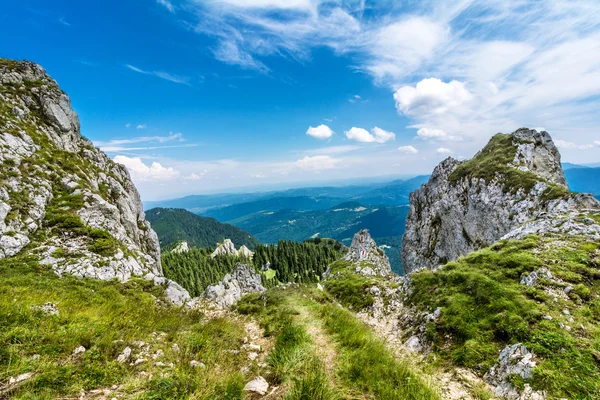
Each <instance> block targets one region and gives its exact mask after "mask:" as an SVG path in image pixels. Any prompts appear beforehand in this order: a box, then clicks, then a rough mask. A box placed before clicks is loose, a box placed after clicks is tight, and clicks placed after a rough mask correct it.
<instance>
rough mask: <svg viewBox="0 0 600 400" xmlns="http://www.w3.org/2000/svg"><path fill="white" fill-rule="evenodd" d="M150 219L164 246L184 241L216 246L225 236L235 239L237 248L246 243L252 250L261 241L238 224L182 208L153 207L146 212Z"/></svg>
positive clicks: (190, 243)
mask: <svg viewBox="0 0 600 400" xmlns="http://www.w3.org/2000/svg"><path fill="white" fill-rule="evenodd" d="M146 219H147V220H148V221H149V222H150V224H151V225H152V229H154V231H156V234H157V235H158V238H159V240H160V245H161V247H162V248H170V247H172V246H173V245H174V244H175V243H177V242H180V241H186V242H188V244H189V245H190V246H193V247H215V246H216V245H217V243H220V242H222V241H223V240H224V239H231V241H232V242H233V243H234V244H235V246H236V247H237V248H239V247H240V246H241V245H246V247H248V248H249V249H254V248H255V247H256V246H257V245H258V244H259V243H260V242H259V241H258V239H256V238H255V237H254V236H252V235H251V234H249V233H248V232H245V231H243V230H242V229H240V228H238V227H235V226H232V225H229V224H223V223H221V222H219V221H217V220H216V219H213V218H206V217H200V216H198V215H196V214H194V213H191V212H189V211H186V210H182V209H173V208H153V209H152V210H149V211H146Z"/></svg>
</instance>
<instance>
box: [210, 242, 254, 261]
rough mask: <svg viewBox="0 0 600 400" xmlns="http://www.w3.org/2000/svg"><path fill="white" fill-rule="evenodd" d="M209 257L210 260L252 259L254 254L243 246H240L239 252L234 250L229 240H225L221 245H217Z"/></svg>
mask: <svg viewBox="0 0 600 400" xmlns="http://www.w3.org/2000/svg"><path fill="white" fill-rule="evenodd" d="M210 256H211V257H212V258H215V257H216V256H236V257H244V258H249V259H252V257H254V252H252V251H251V250H250V249H249V248H248V247H246V246H245V245H242V247H240V249H239V250H236V249H235V245H234V244H233V242H232V241H231V239H225V240H224V241H223V243H219V244H217V248H216V249H215V251H213V253H212V254H211V255H210Z"/></svg>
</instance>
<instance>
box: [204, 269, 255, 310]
mask: <svg viewBox="0 0 600 400" xmlns="http://www.w3.org/2000/svg"><path fill="white" fill-rule="evenodd" d="M265 291H266V289H265V288H264V287H263V286H262V279H261V277H260V274H258V273H257V272H256V271H254V268H252V267H251V266H249V265H247V264H240V263H238V264H237V265H236V267H235V268H234V270H233V271H231V273H230V274H227V275H225V277H224V278H223V280H222V281H221V282H219V283H218V284H216V285H210V286H208V287H207V288H206V290H205V291H204V297H205V298H206V299H207V300H208V301H210V302H212V303H214V304H215V305H216V306H217V307H220V308H227V307H231V306H232V305H234V304H235V303H237V302H238V300H239V299H241V298H242V296H243V295H245V294H248V293H263V292H265Z"/></svg>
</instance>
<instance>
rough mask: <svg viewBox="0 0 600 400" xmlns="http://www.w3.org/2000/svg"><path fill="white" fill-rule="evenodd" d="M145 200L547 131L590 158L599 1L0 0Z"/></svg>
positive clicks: (422, 161) (4, 52) (6, 23)
mask: <svg viewBox="0 0 600 400" xmlns="http://www.w3.org/2000/svg"><path fill="white" fill-rule="evenodd" d="M0 56H2V57H9V58H16V59H29V60H32V61H35V62H38V63H40V64H41V65H42V66H44V67H45V68H46V70H47V71H48V72H49V73H50V74H51V75H52V76H53V77H54V78H55V79H56V80H57V81H58V82H59V84H60V85H61V87H62V88H63V89H64V90H65V91H66V92H67V93H68V94H69V96H70V97H71V101H72V103H73V107H74V108H75V110H76V111H77V112H78V114H79V116H80V119H81V123H82V134H83V135H85V136H86V137H88V138H90V139H91V140H93V141H94V142H95V143H96V145H97V146H99V147H101V148H103V149H104V150H105V151H106V152H107V153H108V154H109V155H110V156H111V157H112V158H113V159H115V160H116V161H117V162H121V163H123V164H125V165H126V166H127V167H128V168H129V170H130V172H131V174H132V177H133V179H134V181H135V182H136V184H137V186H138V188H139V189H140V192H141V193H142V197H143V198H144V199H145V200H154V199H162V198H170V197H176V196H180V195H184V194H192V193H208V192H216V191H222V190H230V189H231V188H241V187H252V188H256V187H273V186H280V187H285V186H290V187H291V186H297V185H305V184H320V183H322V182H331V181H336V180H341V179H349V178H363V177H376V176H398V175H409V174H422V173H429V172H430V171H431V170H432V168H433V167H434V166H435V165H436V164H437V163H438V162H439V161H440V160H442V159H443V158H445V157H447V156H453V157H456V158H468V157H471V156H472V155H473V154H474V153H475V152H476V151H477V150H478V149H479V148H481V146H482V145H483V144H485V142H486V141H487V140H488V139H489V137H490V136H491V135H493V134H494V133H496V132H511V131H514V130H515V129H517V128H519V127H521V126H528V127H532V128H540V129H542V128H543V129H546V130H547V131H548V132H550V134H551V135H552V136H553V138H554V139H555V141H556V143H557V144H558V145H559V147H560V150H561V153H562V154H563V160H564V161H571V162H576V163H586V162H597V161H598V160H600V131H599V129H598V124H599V122H600V121H599V120H600V113H598V109H599V106H600V104H599V103H600V6H599V5H598V2H597V1H596V0H594V1H552V2H540V1H512V2H506V1H500V0H491V1H456V2H448V1H441V0H440V1H366V0H357V1H352V0H351V1H319V0H206V1H201V0H158V1H157V0H137V1H133V0H121V1H115V0H105V1H102V2H88V1H75V0H70V1H63V0H54V1H51V2H48V1H46V0H35V1H32V0H18V1H17V0H5V1H4V2H3V6H2V12H1V13H0Z"/></svg>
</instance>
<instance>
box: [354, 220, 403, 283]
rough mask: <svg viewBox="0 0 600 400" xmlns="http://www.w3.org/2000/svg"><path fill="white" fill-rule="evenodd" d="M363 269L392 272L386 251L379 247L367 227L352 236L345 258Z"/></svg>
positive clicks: (381, 273) (379, 273) (383, 273)
mask: <svg viewBox="0 0 600 400" xmlns="http://www.w3.org/2000/svg"><path fill="white" fill-rule="evenodd" d="M344 259H345V260H348V261H352V262H353V263H355V264H356V265H357V267H359V268H361V270H362V269H366V268H370V269H371V270H372V271H373V272H374V273H375V274H378V275H384V276H385V275H388V274H390V273H391V272H392V268H391V267H390V262H389V260H388V258H387V256H386V255H385V252H384V251H383V250H381V249H380V248H379V247H377V244H376V243H375V241H374V240H373V238H371V234H370V233H369V231H368V230H367V229H362V230H361V231H360V232H358V233H357V234H355V235H354V238H352V244H351V245H350V250H349V251H348V254H347V255H346V257H345V258H344Z"/></svg>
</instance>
